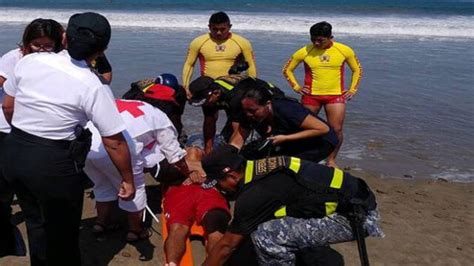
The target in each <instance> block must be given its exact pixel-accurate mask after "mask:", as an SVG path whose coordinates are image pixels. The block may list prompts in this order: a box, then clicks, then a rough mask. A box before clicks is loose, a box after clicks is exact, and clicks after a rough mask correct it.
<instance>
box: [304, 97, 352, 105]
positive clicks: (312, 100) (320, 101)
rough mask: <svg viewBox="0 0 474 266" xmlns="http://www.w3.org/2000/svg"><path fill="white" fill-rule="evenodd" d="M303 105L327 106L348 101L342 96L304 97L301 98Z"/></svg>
mask: <svg viewBox="0 0 474 266" xmlns="http://www.w3.org/2000/svg"><path fill="white" fill-rule="evenodd" d="M301 103H302V104H303V105H311V106H318V105H325V104H332V103H346V99H344V96H342V95H320V96H316V95H303V96H301Z"/></svg>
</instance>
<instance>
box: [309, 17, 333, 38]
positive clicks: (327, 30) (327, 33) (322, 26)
mask: <svg viewBox="0 0 474 266" xmlns="http://www.w3.org/2000/svg"><path fill="white" fill-rule="evenodd" d="M309 34H310V35H311V36H316V37H317V36H321V37H327V38H331V37H332V26H331V24H329V23H327V22H326V21H321V22H318V23H316V24H314V25H313V26H311V28H310V29H309Z"/></svg>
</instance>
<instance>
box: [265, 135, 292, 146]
mask: <svg viewBox="0 0 474 266" xmlns="http://www.w3.org/2000/svg"><path fill="white" fill-rule="evenodd" d="M268 139H269V140H271V141H272V144H273V145H278V144H281V143H283V142H285V141H287V140H288V137H287V136H286V135H276V136H271V137H268Z"/></svg>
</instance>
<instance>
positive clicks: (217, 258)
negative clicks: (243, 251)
mask: <svg viewBox="0 0 474 266" xmlns="http://www.w3.org/2000/svg"><path fill="white" fill-rule="evenodd" d="M243 239H244V236H243V235H239V234H233V233H230V232H226V233H225V234H224V236H223V237H222V238H221V239H220V240H219V242H217V243H216V244H215V246H214V248H212V250H211V252H210V253H209V254H208V256H207V259H206V260H205V261H204V263H203V264H202V265H205V266H218V265H223V264H224V262H226V260H227V259H228V258H229V257H230V255H231V254H232V252H233V251H234V250H235V249H236V248H237V246H238V245H239V244H240V242H242V240H243Z"/></svg>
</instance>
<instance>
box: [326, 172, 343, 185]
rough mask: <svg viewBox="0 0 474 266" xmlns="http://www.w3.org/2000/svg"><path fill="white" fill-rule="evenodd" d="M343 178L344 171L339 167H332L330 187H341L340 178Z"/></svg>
mask: <svg viewBox="0 0 474 266" xmlns="http://www.w3.org/2000/svg"><path fill="white" fill-rule="evenodd" d="M343 179H344V172H342V171H341V169H337V168H334V174H333V176H332V180H331V185H329V186H330V187H332V188H341V186H342V180H343Z"/></svg>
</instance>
